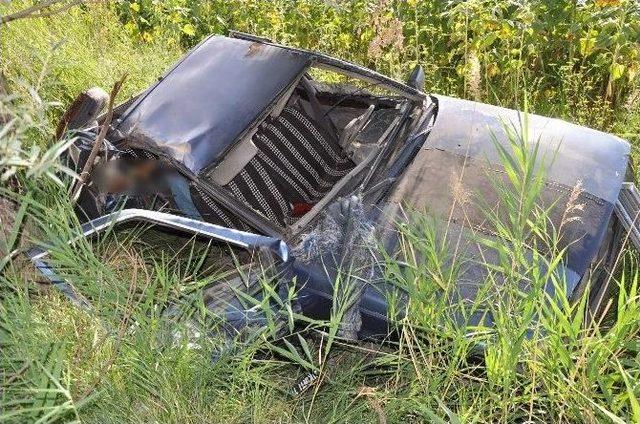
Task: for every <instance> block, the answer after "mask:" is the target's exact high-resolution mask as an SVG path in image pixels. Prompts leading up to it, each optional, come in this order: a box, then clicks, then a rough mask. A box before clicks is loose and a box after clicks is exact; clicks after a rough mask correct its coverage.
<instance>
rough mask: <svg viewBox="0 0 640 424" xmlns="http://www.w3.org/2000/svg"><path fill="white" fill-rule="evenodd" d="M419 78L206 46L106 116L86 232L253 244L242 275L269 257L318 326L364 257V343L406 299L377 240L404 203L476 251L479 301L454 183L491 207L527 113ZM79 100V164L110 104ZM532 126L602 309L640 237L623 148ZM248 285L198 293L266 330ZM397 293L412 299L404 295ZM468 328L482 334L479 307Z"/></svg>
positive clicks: (466, 224) (225, 41)
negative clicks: (166, 231) (122, 228)
mask: <svg viewBox="0 0 640 424" xmlns="http://www.w3.org/2000/svg"><path fill="white" fill-rule="evenodd" d="M423 85H424V73H423V70H422V69H421V68H420V67H416V68H415V69H414V70H413V72H412V73H411V76H410V77H409V79H408V81H407V82H406V83H401V82H398V81H394V80H392V79H390V78H387V77H385V76H383V75H380V74H379V73H377V72H374V71H372V70H369V69H365V68H363V67H360V66H358V65H354V64H352V63H349V62H345V61H342V60H339V59H335V58H332V57H329V56H327V55H324V54H321V53H316V52H312V51H307V50H303V49H297V48H291V47H286V46H281V45H278V44H275V43H272V42H270V41H269V40H266V39H263V38H259V37H255V36H252V35H247V34H242V33H232V34H231V35H230V37H223V36H211V37H209V38H207V39H206V40H204V41H202V42H201V43H200V44H199V45H198V46H196V47H195V48H194V49H193V50H191V51H190V52H189V53H188V54H187V55H186V56H185V57H184V58H183V59H181V60H180V61H179V62H178V63H177V64H176V65H175V66H174V67H173V68H172V69H171V70H169V72H167V73H166V74H165V75H164V76H163V77H162V78H160V79H159V80H158V81H157V82H156V83H155V84H154V85H153V86H151V87H150V88H148V89H147V90H146V91H144V92H143V93H141V94H140V95H138V96H136V97H134V98H133V99H131V100H130V101H128V102H126V103H125V104H123V105H120V106H118V107H116V108H115V109H114V111H113V119H112V120H111V121H110V122H106V124H110V125H109V127H108V131H107V132H106V137H105V141H104V146H101V148H100V149H101V150H100V152H99V155H98V157H97V161H96V165H95V166H93V167H92V173H91V177H90V178H89V180H88V181H86V183H85V184H84V185H83V187H82V191H81V192H80V194H79V200H78V206H79V207H78V214H79V216H80V217H81V219H83V220H84V221H86V222H85V223H84V226H83V231H84V234H85V235H87V236H89V235H91V234H93V233H95V232H98V231H101V230H102V229H104V228H106V227H108V226H111V225H112V224H113V223H114V222H124V221H132V220H133V221H146V222H151V223H153V224H157V225H158V226H161V227H167V228H172V229H173V230H178V231H184V232H187V233H195V234H198V235H200V236H203V237H207V238H209V239H211V240H214V241H216V242H219V245H220V246H221V248H224V249H226V248H228V249H232V250H233V251H234V252H238V251H245V252H248V253H247V254H245V255H244V256H243V255H238V256H237V257H238V258H240V261H241V266H246V265H247V264H250V263H252V262H254V261H255V260H256V258H257V257H258V256H260V257H264V256H265V254H266V256H269V257H270V259H268V260H269V261H271V264H272V266H273V267H274V268H275V269H276V270H277V274H276V275H277V278H278V279H279V281H281V283H280V284H281V285H282V286H283V287H288V285H289V284H290V283H291V282H295V285H296V292H297V295H296V303H297V308H299V310H300V312H301V313H302V314H304V315H306V316H308V317H312V318H326V317H327V316H328V315H329V314H330V312H331V308H332V305H333V295H334V287H333V283H334V280H335V278H336V275H337V274H338V273H340V272H342V271H344V270H345V268H346V267H347V265H346V264H348V267H349V269H353V264H354V263H356V264H357V266H358V267H359V269H360V271H359V272H360V274H361V275H364V276H365V277H364V278H361V279H360V280H359V281H364V282H363V283H362V284H360V286H358V288H357V291H358V296H356V298H357V300H356V302H355V303H354V306H353V307H351V308H350V311H349V312H348V314H347V315H349V314H351V315H350V317H348V320H347V321H348V323H347V326H346V327H345V328H346V329H345V332H344V334H345V336H346V337H350V338H355V337H358V338H364V337H371V336H386V335H387V334H388V333H389V331H390V323H391V322H392V321H393V319H394V318H395V317H390V312H389V309H390V308H389V304H388V301H387V299H388V295H389V293H390V291H393V292H394V293H396V294H397V291H398V290H400V291H402V290H401V289H398V288H397V287H395V286H392V285H390V284H388V282H387V281H385V278H384V272H382V271H380V270H379V266H380V264H379V258H378V257H377V255H376V253H375V252H373V250H375V249H372V248H371V246H373V245H375V246H378V247H380V246H384V249H386V251H387V252H392V253H393V252H395V251H397V250H398V246H397V244H398V237H397V235H396V234H395V232H394V229H393V227H394V225H395V224H396V223H397V222H399V221H402V220H403V219H405V218H404V217H405V214H404V211H405V209H407V208H412V209H417V210H428V211H429V212H430V214H431V215H433V216H435V217H438V219H440V222H442V223H444V222H446V223H447V228H449V229H450V233H451V234H456V235H457V237H458V238H459V239H462V240H463V243H462V244H463V245H464V246H465V247H464V248H462V249H458V250H457V252H461V251H463V250H464V251H465V254H467V255H468V256H469V257H470V258H478V257H480V256H481V257H483V258H484V260H483V261H475V262H474V261H471V262H470V265H469V266H468V267H466V268H465V269H464V270H463V271H462V274H461V275H460V277H459V279H458V290H457V292H458V293H459V296H461V297H462V298H463V299H468V300H473V299H474V298H475V296H476V294H477V293H476V292H477V286H478V284H477V283H478V281H479V280H482V279H484V278H485V277H486V267H487V264H486V262H487V261H488V262H491V261H492V260H496V259H495V258H494V257H493V256H495V255H493V256H492V254H491V252H490V249H488V248H486V247H480V246H478V245H477V243H475V242H474V241H473V237H470V236H469V235H470V234H471V231H473V232H474V233H477V232H480V233H482V234H483V235H484V236H485V237H488V238H491V237H493V233H492V231H491V229H490V228H487V223H486V216H485V215H484V214H483V212H482V210H481V207H480V206H479V205H476V204H474V203H477V202H472V204H470V205H469V204H468V205H467V206H466V207H465V208H461V207H456V206H455V204H456V202H458V201H459V199H458V197H459V192H460V190H461V188H462V190H463V191H465V192H467V193H476V194H480V195H481V197H482V198H483V203H484V204H485V205H495V204H497V203H499V196H498V194H497V193H496V190H494V188H493V187H492V180H493V179H494V178H495V176H500V175H501V172H503V171H502V166H501V156H500V152H501V151H502V149H503V148H504V149H508V148H509V137H508V134H507V132H506V131H505V125H508V124H509V123H511V124H513V123H520V122H522V119H523V115H521V114H520V113H519V112H517V111H513V110H508V109H504V108H500V107H496V106H490V105H486V104H481V103H476V102H472V101H467V100H460V99H455V98H450V97H446V96H441V95H436V94H425V93H424V92H423ZM85 97H86V96H85ZM89 97H91V96H89ZM94 97H95V96H94ZM85 100H86V99H85ZM89 100H90V101H89V103H86V102H85V103H84V104H75V105H74V107H72V109H70V112H69V113H68V114H67V115H66V120H65V121H64V127H65V128H64V129H66V131H67V132H69V133H70V134H72V135H73V136H75V137H77V140H76V142H75V144H74V146H73V148H72V150H71V151H70V152H69V157H70V158H71V160H72V161H73V164H74V166H75V167H76V169H77V170H78V171H80V170H82V169H83V167H84V166H85V164H86V160H87V157H88V156H89V155H90V151H91V150H92V147H93V145H94V141H95V140H96V138H97V137H98V131H99V129H100V127H101V125H104V124H105V116H104V115H101V116H98V115H97V112H98V109H99V108H98V107H96V105H98V104H101V103H104V99H103V100H102V101H97V100H96V99H95V98H92V99H89ZM96 117H97V118H96ZM526 121H527V125H526V126H523V125H514V126H513V129H514V131H515V133H516V134H520V136H522V133H521V132H522V131H528V138H529V139H530V140H535V145H536V148H537V149H538V151H539V152H540V153H541V154H542V153H547V154H548V155H549V156H553V160H552V161H547V162H545V163H543V164H542V168H543V169H542V171H543V172H544V175H545V183H544V189H543V192H542V196H541V197H542V201H543V202H546V203H547V204H554V205H556V207H554V208H553V210H552V211H551V215H550V216H551V221H552V222H553V223H555V224H558V223H559V222H560V221H561V220H562V215H563V211H565V210H566V207H567V203H568V202H576V201H578V202H579V203H580V204H581V208H580V219H575V220H570V222H568V223H567V224H566V225H565V229H564V235H563V237H562V239H561V240H560V247H561V248H566V260H565V262H564V263H563V264H562V267H561V268H562V272H564V281H566V285H567V287H566V293H568V295H569V296H570V297H572V298H573V297H576V296H577V295H578V294H580V293H582V292H583V291H584V290H585V288H586V285H588V284H590V285H591V290H590V293H591V294H590V303H591V305H592V310H593V311H594V312H596V313H597V309H598V305H600V304H602V302H601V301H602V298H603V297H604V296H607V295H608V292H609V289H608V284H605V282H606V281H608V279H607V276H608V273H609V272H610V271H611V267H612V266H613V263H614V259H615V257H616V255H617V254H618V252H619V251H620V249H621V245H622V243H623V239H624V238H625V237H624V236H625V231H630V232H631V234H630V238H631V240H632V241H637V240H638V235H637V230H636V229H635V227H634V225H633V224H634V217H633V214H634V213H635V211H637V206H636V205H637V203H638V202H637V193H636V191H635V187H634V186H633V184H631V183H630V182H628V181H629V178H630V177H629V175H630V173H629V172H628V161H629V154H630V146H629V144H628V143H627V142H625V141H624V140H621V139H620V138H618V137H615V136H613V135H609V134H605V133H602V132H598V131H595V130H592V129H588V128H585V127H580V126H576V125H573V124H570V123H567V122H563V121H560V120H557V119H550V118H545V117H541V116H535V115H529V116H528V118H527V120H526ZM523 128H524V129H523ZM452 181H453V182H452ZM576 187H579V190H576ZM372 240H375V241H372ZM367 243H372V244H370V245H369V247H368V248H367V247H363V246H364V245H366V244H367ZM256 251H259V252H260V255H255V254H254V253H255V252H256ZM363 251H364V253H363ZM372 252H373V253H372ZM30 255H31V258H32V260H33V261H34V263H36V265H37V266H38V268H39V269H40V270H41V271H42V272H44V273H45V274H46V275H47V276H48V277H49V278H50V279H51V281H53V282H54V283H55V284H56V285H57V286H59V287H60V288H61V289H62V290H63V291H64V292H65V293H66V294H67V295H69V296H70V297H71V298H72V299H74V300H75V301H78V302H80V303H83V304H88V303H89V302H90V300H88V299H84V298H83V297H82V296H81V294H80V293H77V291H76V290H75V289H74V288H73V286H72V284H71V282H65V281H63V280H61V279H60V278H58V277H57V276H56V274H55V272H54V270H53V269H51V268H50V267H49V265H47V263H46V257H47V252H46V251H45V250H42V249H39V248H36V249H34V250H32V251H31V253H30ZM234 255H235V253H234ZM261 260H263V259H261ZM596 265H597V266H596ZM234 266H237V264H235V265H234ZM363 270H364V271H363ZM234 278H237V277H234ZM246 278H247V277H246V276H245V277H244V280H243V281H244V282H238V281H240V280H237V279H236V280H234V279H233V278H230V279H229V280H228V281H225V282H221V281H213V282H212V283H211V285H210V287H209V288H208V289H207V290H206V292H205V293H207V295H206V298H207V302H208V304H210V305H211V308H212V310H217V311H219V313H220V314H221V315H224V316H226V318H227V321H228V322H229V323H230V325H231V328H234V329H241V328H242V327H243V326H245V325H247V324H248V323H250V322H251V321H252V320H258V321H259V320H260V316H257V315H255V314H254V313H253V312H250V311H249V310H248V309H247V307H246V305H244V303H243V302H242V300H241V299H240V298H239V297H238V296H237V295H235V294H234V293H236V292H235V291H229V290H226V288H228V287H229V286H233V287H236V288H242V290H246V291H251V290H252V289H251V287H254V285H252V284H251V283H247V282H246V281H245V280H246ZM249 278H254V277H251V276H250V277H249ZM255 278H257V277H255ZM234 281H235V282H234ZM234 284H235V286H234ZM525 290H526V289H525ZM549 290H553V289H552V288H549ZM224 293H226V294H225V295H223V294H224ZM394 298H395V299H400V302H403V299H404V297H403V294H402V293H400V294H399V295H397V296H394ZM395 309H396V308H394V310H395ZM400 309H402V308H400ZM258 315H259V314H258ZM464 319H465V320H467V322H466V323H467V324H468V323H479V322H482V323H484V324H488V325H491V316H490V315H487V313H486V311H484V312H483V311H476V312H475V313H474V314H472V315H471V316H467V317H466V318H464ZM349 323H351V324H352V325H351V324H349ZM349 325H351V327H349Z"/></svg>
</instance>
